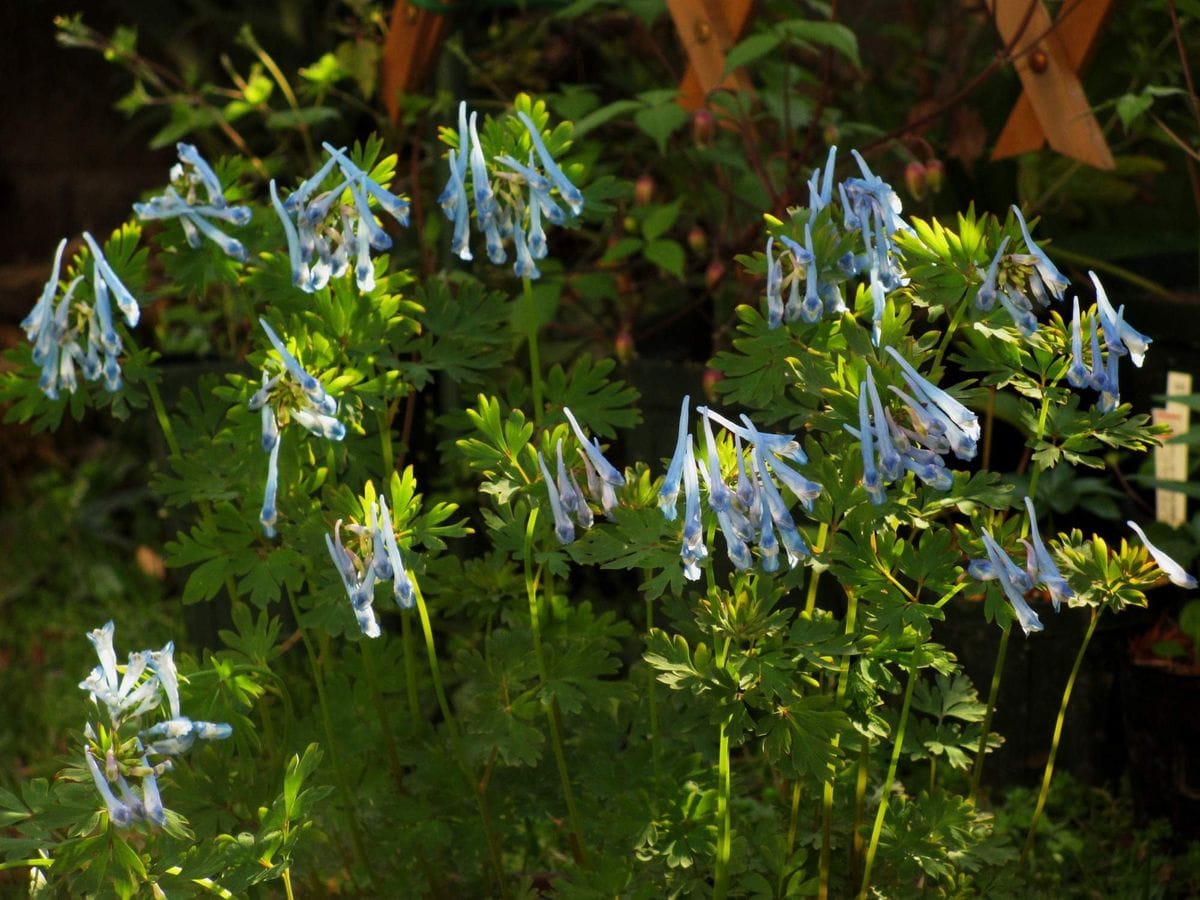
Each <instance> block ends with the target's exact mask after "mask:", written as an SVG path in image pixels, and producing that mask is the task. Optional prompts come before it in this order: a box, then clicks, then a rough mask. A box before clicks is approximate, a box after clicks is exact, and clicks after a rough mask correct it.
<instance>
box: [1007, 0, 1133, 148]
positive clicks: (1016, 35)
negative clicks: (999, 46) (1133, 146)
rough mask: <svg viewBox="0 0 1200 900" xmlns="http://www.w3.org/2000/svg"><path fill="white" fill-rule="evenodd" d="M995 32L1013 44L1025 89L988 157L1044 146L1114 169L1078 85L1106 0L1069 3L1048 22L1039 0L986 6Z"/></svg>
mask: <svg viewBox="0 0 1200 900" xmlns="http://www.w3.org/2000/svg"><path fill="white" fill-rule="evenodd" d="M988 5H989V7H990V8H991V10H992V14H993V15H994V17H995V21H996V28H997V30H998V31H999V32H1000V36H1001V38H1003V39H1004V42H1005V43H1006V44H1011V45H1012V47H1011V50H1012V57H1013V64H1014V66H1015V68H1016V70H1017V76H1018V77H1019V78H1020V79H1021V86H1022V87H1023V88H1024V90H1023V92H1022V94H1021V96H1020V98H1019V99H1018V100H1017V104H1016V106H1015V107H1014V108H1013V111H1012V113H1011V114H1010V115H1009V119H1008V122H1007V123H1006V124H1005V126H1004V129H1003V131H1002V132H1001V134H1000V138H999V139H998V140H997V142H996V146H995V148H994V149H993V151H992V158H993V159H1000V158H1002V157H1005V156H1012V155H1014V154H1017V153H1026V152H1029V151H1032V150H1037V149H1039V148H1040V147H1042V145H1043V144H1044V143H1049V144H1050V147H1051V149H1053V150H1055V151H1057V152H1058V153H1061V154H1063V155H1064V156H1069V157H1072V158H1073V159H1078V160H1080V161H1081V162H1084V163H1087V164H1088V165H1091V166H1095V167H1096V168H1098V169H1112V168H1114V167H1115V166H1116V162H1115V160H1114V159H1113V156H1112V151H1111V150H1110V149H1109V147H1108V142H1107V141H1106V140H1105V139H1104V133H1103V132H1102V131H1101V130H1100V123H1099V122H1097V121H1096V117H1095V115H1094V114H1093V113H1092V110H1091V106H1090V105H1089V104H1088V100H1087V96H1086V95H1085V94H1084V92H1083V85H1082V84H1081V83H1080V81H1079V76H1078V74H1077V73H1078V71H1079V70H1080V69H1081V68H1083V66H1084V64H1085V63H1086V61H1087V59H1088V57H1089V56H1090V54H1091V52H1092V49H1093V48H1094V46H1095V44H1096V40H1097V38H1098V36H1099V34H1100V31H1101V29H1102V28H1103V25H1104V20H1105V18H1106V16H1107V15H1108V12H1109V9H1110V8H1111V5H1112V4H1111V0H1067V2H1066V3H1064V4H1063V6H1062V7H1061V9H1060V10H1059V13H1058V19H1057V21H1055V22H1051V19H1050V14H1049V13H1048V12H1046V9H1045V7H1044V6H1042V4H1041V2H1040V0H989V3H988Z"/></svg>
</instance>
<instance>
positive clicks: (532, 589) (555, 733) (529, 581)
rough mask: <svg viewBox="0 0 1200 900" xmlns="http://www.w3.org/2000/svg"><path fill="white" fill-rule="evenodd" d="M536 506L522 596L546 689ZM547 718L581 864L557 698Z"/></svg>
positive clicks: (576, 815)
mask: <svg viewBox="0 0 1200 900" xmlns="http://www.w3.org/2000/svg"><path fill="white" fill-rule="evenodd" d="M537 515H538V510H537V507H533V508H532V509H530V510H529V521H528V522H527V523H526V525H525V593H526V595H527V597H528V598H529V623H530V628H531V630H532V632H533V653H534V657H535V659H536V660H537V667H538V681H539V682H540V683H541V685H542V687H543V688H545V687H546V685H547V684H549V683H550V670H549V668H547V666H546V653H545V650H544V648H543V647H542V629H541V624H540V616H539V614H538V606H539V603H538V582H539V578H538V576H537V575H535V574H534V571H533V531H534V528H535V527H536V525H537ZM546 718H547V719H548V720H549V723H550V743H551V746H552V748H553V750H554V764H555V766H556V767H557V768H558V780H559V782H560V783H561V784H562V792H563V800H564V801H565V802H566V804H567V815H568V816H569V817H570V820H571V852H572V854H573V855H574V857H575V862H577V863H582V862H583V861H584V859H585V858H586V856H587V854H586V852H585V851H584V844H583V830H582V829H581V828H580V827H579V810H578V808H577V807H576V805H575V791H574V790H573V789H572V787H571V776H570V774H569V773H568V772H567V757H566V753H565V752H564V750H563V738H562V711H561V710H560V709H559V706H558V699H557V698H554V699H552V700H551V702H550V705H549V706H547V707H546Z"/></svg>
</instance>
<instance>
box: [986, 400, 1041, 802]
mask: <svg viewBox="0 0 1200 900" xmlns="http://www.w3.org/2000/svg"><path fill="white" fill-rule="evenodd" d="M1043 387H1044V386H1043ZM1049 416H1050V395H1049V394H1045V395H1044V396H1043V398H1042V408H1041V410H1040V412H1039V413H1038V423H1037V430H1036V431H1035V432H1034V443H1035V444H1036V443H1037V442H1038V441H1040V440H1042V438H1044V437H1045V436H1046V421H1047V420H1048V418H1049ZM991 420H992V406H991V404H990V403H989V406H988V422H989V429H990V423H991ZM989 434H990V430H989ZM1041 475H1042V467H1041V466H1039V465H1037V464H1036V463H1034V466H1033V472H1032V473H1030V476H1029V490H1028V495H1029V496H1030V497H1031V498H1032V497H1035V496H1037V485H1038V479H1039V478H1041ZM1011 635H1012V625H1011V624H1010V625H1009V627H1007V628H1005V629H1004V630H1003V632H1002V633H1001V635H1000V646H999V647H997V648H996V665H995V666H994V667H993V668H992V684H991V687H990V688H989V689H988V701H987V712H986V713H984V716H983V731H982V732H981V733H980V735H979V746H978V747H977V748H976V749H975V763H974V765H972V767H971V787H970V790H969V791H968V792H967V799H968V800H969V802H971V803H977V802H978V800H979V784H980V780H981V779H982V778H983V761H984V757H985V756H986V755H987V741H988V736H989V735H990V734H991V730H992V718H993V716H995V714H996V702H997V701H998V700H999V698H1000V680H1001V678H1002V677H1003V674H1004V658H1005V656H1007V654H1008V639H1009V637H1010V636H1011Z"/></svg>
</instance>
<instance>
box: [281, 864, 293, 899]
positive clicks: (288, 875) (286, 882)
mask: <svg viewBox="0 0 1200 900" xmlns="http://www.w3.org/2000/svg"><path fill="white" fill-rule="evenodd" d="M281 877H282V878H283V892H284V893H285V894H286V895H287V900H296V894H295V892H294V891H293V890H292V868H291V866H288V867H287V868H286V869H284V870H283V875H282V876H281Z"/></svg>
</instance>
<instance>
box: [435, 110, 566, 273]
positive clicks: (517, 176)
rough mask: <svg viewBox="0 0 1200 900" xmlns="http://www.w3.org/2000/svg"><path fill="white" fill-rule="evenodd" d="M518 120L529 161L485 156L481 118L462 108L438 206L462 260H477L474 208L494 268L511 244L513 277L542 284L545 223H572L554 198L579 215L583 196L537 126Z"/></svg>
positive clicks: (492, 152) (497, 154) (521, 117)
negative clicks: (539, 264) (529, 146)
mask: <svg viewBox="0 0 1200 900" xmlns="http://www.w3.org/2000/svg"><path fill="white" fill-rule="evenodd" d="M517 117H518V119H519V120H520V122H521V125H522V126H523V127H524V128H525V129H526V131H527V133H528V134H529V138H530V143H531V144H532V149H531V150H530V152H529V157H528V160H527V161H522V160H519V159H515V158H514V157H513V156H512V155H511V154H509V153H507V152H503V151H497V150H496V149H495V148H492V149H489V150H488V151H487V152H485V148H484V146H483V142H482V141H481V140H480V137H479V130H480V124H479V115H478V113H476V112H470V113H468V111H467V105H466V103H465V102H464V103H460V104H459V108H458V130H457V134H456V135H455V133H454V132H448V133H449V134H451V135H455V137H454V138H450V140H451V141H453V142H455V143H457V145H458V146H457V147H451V149H450V150H449V151H448V152H447V160H448V162H449V170H450V171H449V177H448V179H447V181H446V186H445V188H444V189H443V190H442V193H441V194H440V195H439V196H438V205H439V206H440V207H441V208H442V212H444V213H445V215H446V218H448V219H449V220H450V221H451V222H453V223H454V234H453V237H452V239H451V249H452V250H453V251H454V253H456V254H457V255H458V257H459V258H460V259H462V260H464V261H469V260H471V259H473V258H474V257H473V255H472V253H471V247H470V238H469V230H470V229H469V222H470V215H471V214H470V207H471V204H472V202H473V203H474V207H475V227H476V228H477V229H478V231H479V232H481V233H482V234H483V236H484V242H485V246H486V250H487V257H488V259H489V260H490V261H491V262H492V264H493V265H502V264H503V263H505V262H507V260H508V252H507V250H506V249H505V242H507V241H509V240H511V241H512V243H513V248H514V253H515V256H516V260H515V262H514V264H513V272H514V273H515V274H516V275H517V276H519V277H521V278H528V279H536V278H539V277H540V276H541V272H540V270H539V269H538V267H537V263H536V260H541V259H545V258H546V256H547V255H548V253H549V246H548V244H547V241H546V233H545V229H544V227H543V224H542V220H543V219H545V220H546V221H548V222H550V223H551V224H555V225H561V224H563V223H564V222H566V220H567V215H566V213H565V212H564V211H563V209H562V207H561V206H559V204H558V202H557V201H556V200H555V199H554V196H553V195H552V192H555V191H556V192H557V195H558V197H559V199H560V200H562V201H563V202H565V203H566V204H567V206H568V208H569V209H570V210H571V212H572V213H573V214H575V215H578V214H579V213H580V212H581V211H582V210H583V194H582V193H581V192H580V191H579V189H578V188H577V187H576V186H575V185H574V184H572V183H571V181H570V180H569V179H568V178H567V177H566V175H565V174H564V173H563V171H562V169H561V168H560V167H559V165H558V164H557V163H556V162H555V160H554V158H553V156H552V155H551V154H550V152H549V150H548V149H547V147H546V145H545V142H544V141H543V139H542V135H541V132H540V131H539V130H538V128H537V126H536V125H535V124H534V123H533V120H532V119H530V118H529V116H528V115H526V114H525V113H524V112H523V111H520V110H518V111H517ZM489 154H490V158H489ZM535 155H536V159H535ZM539 163H540V165H541V171H539V170H538V168H537V166H538V165H539ZM468 178H469V180H470V186H469V188H468V184H467V181H468Z"/></svg>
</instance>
